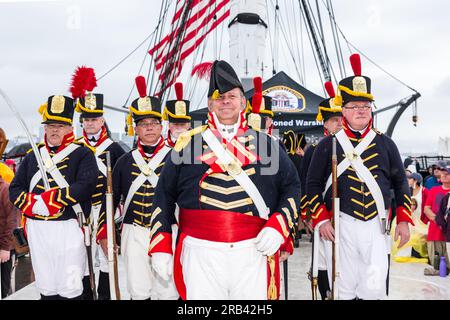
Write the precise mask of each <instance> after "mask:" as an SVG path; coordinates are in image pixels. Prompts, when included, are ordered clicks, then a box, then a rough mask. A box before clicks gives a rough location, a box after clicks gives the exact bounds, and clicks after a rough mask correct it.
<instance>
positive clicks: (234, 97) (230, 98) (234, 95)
mask: <svg viewBox="0 0 450 320" xmlns="http://www.w3.org/2000/svg"><path fill="white" fill-rule="evenodd" d="M240 97H241V96H240V95H236V94H230V95H222V94H221V95H220V96H219V97H218V98H217V99H216V100H218V101H224V100H226V99H229V100H236V99H239V98H240Z"/></svg>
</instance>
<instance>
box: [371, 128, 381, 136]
mask: <svg viewBox="0 0 450 320" xmlns="http://www.w3.org/2000/svg"><path fill="white" fill-rule="evenodd" d="M372 130H373V131H375V133H376V134H379V135H382V134H383V133H382V132H381V131H378V129H376V128H372Z"/></svg>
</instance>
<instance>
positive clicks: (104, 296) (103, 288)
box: [97, 271, 111, 300]
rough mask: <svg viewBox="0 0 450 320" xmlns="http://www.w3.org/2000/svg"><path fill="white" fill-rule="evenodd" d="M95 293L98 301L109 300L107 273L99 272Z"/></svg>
mask: <svg viewBox="0 0 450 320" xmlns="http://www.w3.org/2000/svg"><path fill="white" fill-rule="evenodd" d="M97 293H98V300H111V292H110V290H109V273H107V272H102V271H100V275H99V277H98V288H97Z"/></svg>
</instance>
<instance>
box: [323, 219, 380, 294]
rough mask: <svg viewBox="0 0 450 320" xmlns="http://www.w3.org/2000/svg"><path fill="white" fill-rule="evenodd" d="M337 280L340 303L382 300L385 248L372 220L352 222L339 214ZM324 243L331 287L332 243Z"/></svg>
mask: <svg viewBox="0 0 450 320" xmlns="http://www.w3.org/2000/svg"><path fill="white" fill-rule="evenodd" d="M339 217H340V220H339V224H340V239H339V241H340V242H339V265H338V270H339V278H338V281H337V282H336V285H337V286H338V292H339V296H338V298H339V299H340V300H350V299H354V298H356V297H358V298H360V299H364V300H374V299H384V298H386V277H387V272H388V258H387V254H388V248H386V239H385V235H384V234H383V233H381V224H380V221H379V219H378V218H377V217H376V218H374V219H372V220H369V221H361V220H358V219H355V218H353V217H351V216H349V215H347V214H345V213H342V212H341V214H340V215H339ZM321 242H324V244H325V252H326V260H327V270H328V279H329V281H330V287H331V271H332V259H331V257H332V244H331V241H326V240H321Z"/></svg>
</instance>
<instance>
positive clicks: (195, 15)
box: [149, 0, 216, 63]
mask: <svg viewBox="0 0 450 320" xmlns="http://www.w3.org/2000/svg"><path fill="white" fill-rule="evenodd" d="M215 2H216V0H203V1H200V3H201V5H202V6H197V7H196V8H195V9H196V11H194V12H191V16H190V17H189V19H188V20H187V22H186V24H185V26H184V29H183V30H186V32H185V34H187V33H188V32H189V31H188V30H190V28H196V27H197V26H194V24H195V23H196V22H198V20H199V19H200V18H201V17H203V16H204V15H205V13H206V12H207V10H208V9H210V7H211V6H212V5H213V4H214V3H215ZM180 31H182V30H181V28H180V26H179V27H177V28H176V29H175V30H174V31H173V32H172V33H171V34H169V35H167V36H166V37H165V38H164V39H163V40H162V42H163V41H164V42H165V43H166V42H167V41H168V40H169V39H170V42H172V41H173V40H174V39H176V37H177V36H178V34H179V33H180ZM158 48H160V46H158ZM169 50H170V45H166V46H164V48H162V49H161V50H158V52H157V53H156V58H154V60H155V62H156V63H157V62H158V61H159V60H160V59H161V57H162V56H165V55H167V53H168V51H169ZM150 51H152V53H150ZM150 51H149V53H150V54H151V55H153V56H155V54H153V53H154V52H155V50H153V49H152V50H150Z"/></svg>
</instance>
